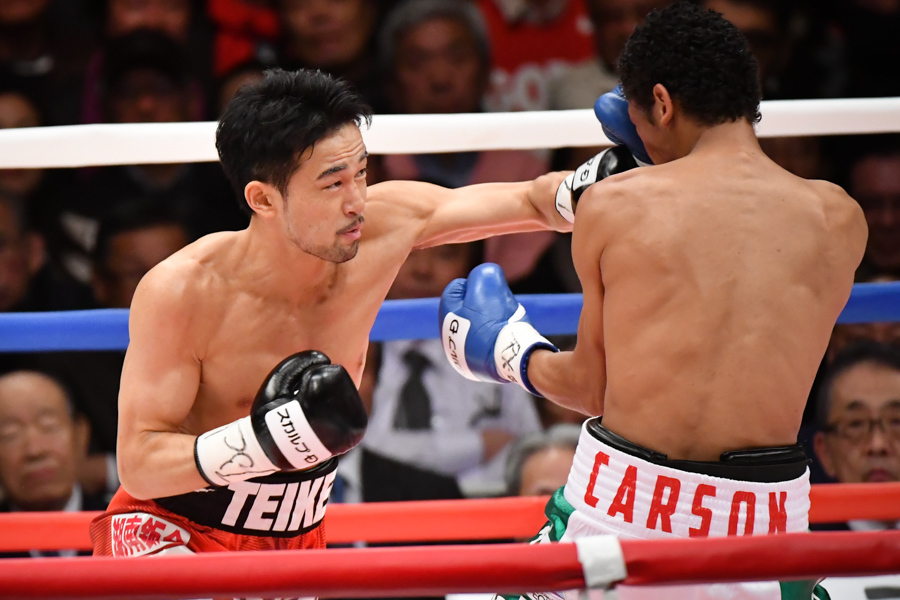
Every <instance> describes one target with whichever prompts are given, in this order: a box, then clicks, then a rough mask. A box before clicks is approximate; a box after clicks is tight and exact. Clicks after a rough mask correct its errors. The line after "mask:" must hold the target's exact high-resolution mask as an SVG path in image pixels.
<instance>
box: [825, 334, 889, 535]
mask: <svg viewBox="0 0 900 600" xmlns="http://www.w3.org/2000/svg"><path fill="white" fill-rule="evenodd" d="M816 418H817V421H818V425H819V431H818V432H817V433H816V436H815V439H814V444H815V451H816V456H817V457H818V459H819V461H820V462H821V463H822V467H823V469H824V470H825V473H826V474H827V475H828V476H829V477H831V478H832V479H834V480H835V481H837V482H839V483H867V482H873V483H874V482H887V481H900V351H898V350H897V349H896V348H894V347H892V346H889V345H885V344H880V343H877V342H872V341H868V342H859V343H856V344H852V345H850V346H848V347H846V348H845V349H844V350H842V351H841V352H840V353H839V354H838V355H837V356H836V357H835V359H834V361H833V362H832V363H831V366H830V368H829V370H828V373H827V374H826V377H825V380H824V381H823V384H822V386H821V388H820V390H819V395H818V397H817V399H816ZM898 527H900V522H898V521H889V522H882V521H868V520H852V521H849V522H846V523H833V524H814V525H813V526H812V529H851V530H854V531H871V530H881V529H897V528H898Z"/></svg>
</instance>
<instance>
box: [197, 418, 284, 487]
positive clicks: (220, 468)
mask: <svg viewBox="0 0 900 600" xmlns="http://www.w3.org/2000/svg"><path fill="white" fill-rule="evenodd" d="M194 461H195V462H196V463H197V469H198V470H199V471H200V475H202V476H203V479H205V480H206V481H208V482H209V483H210V484H211V485H215V486H226V485H228V484H229V483H231V482H232V481H244V480H245V479H251V478H253V477H261V476H263V475H270V474H272V473H274V472H276V471H278V468H277V467H276V466H275V465H274V464H273V463H272V461H271V460H269V457H268V456H266V453H265V451H264V450H263V449H262V446H260V444H259V440H258V439H256V434H254V433H253V426H252V424H251V423H250V417H244V418H243V419H238V420H237V421H233V422H231V423H228V424H227V425H223V426H222V427H219V428H217V429H213V430H212V431H207V432H206V433H204V434H202V435H200V436H198V437H197V440H196V442H194Z"/></svg>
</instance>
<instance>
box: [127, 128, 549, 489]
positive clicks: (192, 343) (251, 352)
mask: <svg viewBox="0 0 900 600" xmlns="http://www.w3.org/2000/svg"><path fill="white" fill-rule="evenodd" d="M335 167H340V168H338V169H335ZM329 171H334V172H333V173H329ZM321 173H329V174H327V175H326V176H324V177H322V176H320V174H321ZM564 175H565V174H564V173H558V174H550V175H547V176H544V177H542V178H539V179H538V180H536V181H535V182H527V183H511V184H488V185H482V186H470V187H469V188H462V189H459V190H447V189H444V188H440V187H437V186H432V185H429V184H424V183H415V182H386V183H382V184H379V185H376V186H372V187H371V188H370V189H369V190H368V197H366V196H367V190H366V186H365V146H364V145H363V143H362V138H361V136H360V135H359V130H358V129H357V128H356V127H355V126H347V127H345V128H344V129H342V130H341V131H340V132H338V133H337V134H335V135H334V136H331V137H328V138H325V139H324V140H321V141H320V142H319V143H318V144H317V145H316V146H315V148H314V150H313V151H312V154H311V156H310V157H306V159H305V161H304V162H302V163H301V167H300V169H299V170H298V171H297V172H296V173H295V174H294V176H293V177H292V179H291V182H289V184H288V187H287V196H288V200H287V201H286V202H287V206H289V207H290V210H288V211H282V212H280V213H279V214H278V215H276V216H270V217H266V218H263V217H261V216H260V214H259V213H258V214H256V215H255V216H254V217H253V219H252V221H251V224H250V226H249V227H248V228H247V229H246V230H243V231H239V232H222V233H217V234H213V235H210V236H206V237H204V238H202V239H200V240H198V241H197V242H195V243H194V244H191V245H190V246H188V247H186V248H184V249H183V250H181V251H179V252H178V253H176V254H175V255H173V256H172V257H170V258H169V259H167V260H166V261H164V262H163V263H161V264H160V265H158V266H157V267H156V268H154V269H153V270H152V271H151V272H150V273H149V274H148V275H147V276H146V277H145V279H144V280H143V281H142V282H141V284H140V286H139V288H138V291H137V293H136V295H135V299H134V302H133V304H132V310H131V317H130V324H129V327H130V332H131V343H130V346H129V349H128V353H127V355H126V359H125V366H124V369H123V374H122V384H121V391H120V396H119V407H120V416H119V465H120V466H119V469H120V474H121V476H122V481H123V485H124V486H125V488H126V490H127V491H129V493H131V494H132V495H134V496H136V497H148V498H149V497H161V496H167V495H174V494H178V493H185V492H189V491H191V490H194V489H198V488H201V487H204V486H205V482H204V481H203V479H202V478H201V477H200V474H199V472H198V471H197V468H196V466H195V465H194V461H193V450H192V448H193V443H194V438H195V436H197V435H199V434H201V433H204V432H206V431H209V430H211V429H213V428H215V427H218V426H220V425H223V424H226V423H229V422H231V421H233V420H235V419H238V418H241V417H244V416H246V415H248V414H249V413H250V406H251V404H252V402H253V398H254V396H255V395H256V393H257V390H258V389H259V386H260V383H261V382H262V381H263V380H264V379H265V377H266V375H267V374H268V373H269V372H270V371H271V369H272V368H273V367H274V366H275V365H276V364H278V363H279V362H280V361H281V360H282V359H284V358H285V357H286V356H289V355H291V354H293V353H296V352H299V351H302V350H308V349H315V350H319V351H322V352H324V353H325V354H326V355H327V356H328V357H329V358H330V359H331V361H332V362H334V363H338V364H341V365H343V366H344V367H345V368H346V369H347V370H348V372H349V373H350V375H351V376H352V377H353V378H354V380H355V381H356V382H357V384H358V383H359V380H360V377H361V375H362V371H363V366H364V361H365V354H366V349H367V345H368V340H369V332H370V330H371V327H372V325H373V323H374V321H375V317H376V315H377V313H378V310H379V308H380V306H381V303H382V301H383V300H384V298H385V296H386V294H387V292H388V290H389V288H390V286H391V283H392V282H393V279H394V277H395V275H396V274H397V271H398V270H399V268H400V266H401V264H402V263H403V261H404V260H405V259H406V257H407V255H408V254H409V252H410V251H411V250H412V249H414V248H418V247H428V246H433V245H438V244H443V243H449V242H463V241H470V240H473V239H480V238H483V237H486V236H489V235H493V234H495V233H504V232H512V231H533V230H539V229H548V228H551V227H553V228H557V229H560V230H564V229H565V228H566V223H565V221H564V220H563V219H562V217H560V216H559V215H558V214H557V213H556V211H555V209H554V196H555V191H556V187H557V186H558V184H559V182H560V181H561V180H562V178H563V177H564ZM292 186H293V187H292ZM304 186H305V187H304ZM304 202H305V204H304ZM276 203H277V202H276ZM538 205H539V207H537V206H538ZM536 207H537V208H536ZM363 208H365V211H364V219H365V220H364V222H363V224H362V225H361V228H359V229H358V230H355V229H353V228H352V227H353V225H354V223H355V222H356V220H357V219H358V215H361V214H363ZM348 228H350V229H348ZM292 240H294V241H292ZM295 242H296V243H295ZM298 243H299V244H301V245H307V246H312V247H314V248H315V249H316V252H319V253H320V255H321V254H322V253H324V254H328V255H332V254H333V255H334V256H341V257H342V258H343V260H342V261H338V260H327V259H322V258H319V257H317V256H315V255H312V254H310V253H309V252H307V251H305V250H303V249H301V248H299V247H298V245H297V244H298ZM357 245H358V246H357ZM354 246H356V247H357V249H356V250H355V251H354V250H353V248H354Z"/></svg>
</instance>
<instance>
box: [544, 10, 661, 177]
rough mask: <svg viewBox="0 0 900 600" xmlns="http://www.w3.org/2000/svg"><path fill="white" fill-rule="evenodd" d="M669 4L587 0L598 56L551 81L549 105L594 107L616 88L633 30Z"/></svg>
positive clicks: (565, 108)
mask: <svg viewBox="0 0 900 600" xmlns="http://www.w3.org/2000/svg"><path fill="white" fill-rule="evenodd" d="M668 3H669V0H585V4H586V5H587V11H588V15H589V16H590V19H591V23H592V24H593V27H594V57H593V58H592V59H591V60H587V61H584V62H582V63H579V64H577V65H574V66H572V67H570V68H569V69H568V70H566V71H563V72H562V74H561V75H560V76H559V77H556V78H554V79H553V80H552V81H551V84H550V100H549V102H550V106H549V108H551V109H556V110H568V109H576V108H592V107H593V106H594V102H596V101H597V98H599V97H600V95H602V94H605V93H606V92H608V91H610V90H612V89H613V88H614V87H616V85H617V84H618V83H619V75H618V73H617V72H616V65H617V64H618V62H619V54H621V52H622V48H624V47H625V42H626V41H627V40H628V38H629V36H631V32H632V31H634V28H635V27H637V26H638V25H640V24H641V23H643V21H644V18H645V17H646V16H647V14H648V13H649V12H650V11H651V10H653V9H655V8H662V7H664V6H665V5H667V4H668ZM591 156H593V154H591ZM587 158H589V156H588V157H587ZM579 164H580V163H579Z"/></svg>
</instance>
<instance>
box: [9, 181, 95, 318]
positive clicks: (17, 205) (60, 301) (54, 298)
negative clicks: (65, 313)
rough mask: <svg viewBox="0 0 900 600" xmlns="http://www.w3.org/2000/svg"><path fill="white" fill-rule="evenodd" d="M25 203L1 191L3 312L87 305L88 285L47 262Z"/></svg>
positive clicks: (58, 308) (70, 307)
mask: <svg viewBox="0 0 900 600" xmlns="http://www.w3.org/2000/svg"><path fill="white" fill-rule="evenodd" d="M44 246H45V244H44V238H43V236H42V235H41V234H40V233H38V232H37V231H36V230H35V229H34V228H33V227H32V225H31V223H30V221H29V218H28V214H27V212H26V209H25V206H24V205H23V203H22V202H21V201H20V200H19V199H18V198H16V197H15V196H12V195H9V194H7V193H5V192H0V312H26V311H29V312H30V311H46V310H75V309H79V308H86V304H85V301H86V297H85V295H84V289H82V287H81V286H79V285H78V284H77V283H76V282H75V281H74V280H73V279H71V278H70V277H68V276H66V275H65V274H64V273H62V272H60V271H57V270H56V269H54V268H53V267H52V266H51V265H49V264H48V263H47V260H46V253H45V251H44Z"/></svg>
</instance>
